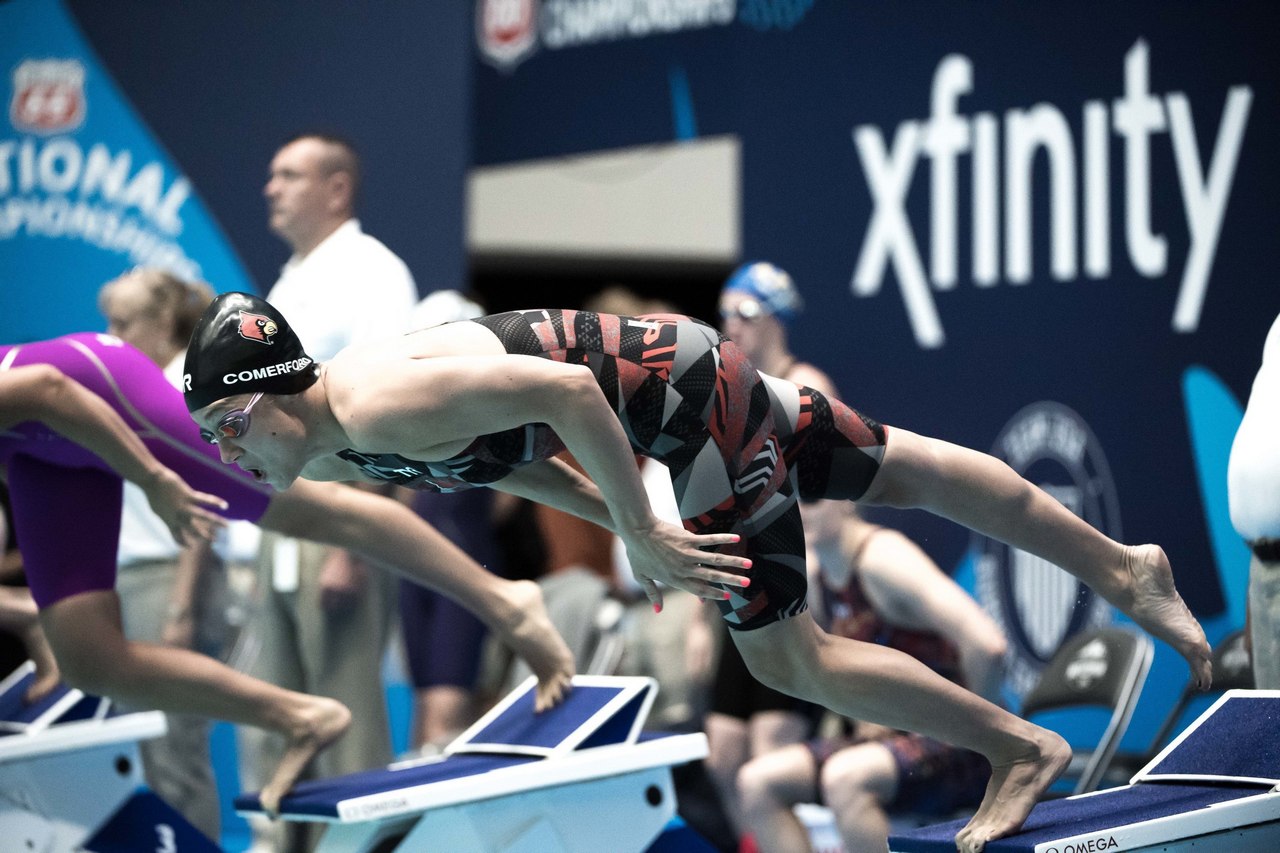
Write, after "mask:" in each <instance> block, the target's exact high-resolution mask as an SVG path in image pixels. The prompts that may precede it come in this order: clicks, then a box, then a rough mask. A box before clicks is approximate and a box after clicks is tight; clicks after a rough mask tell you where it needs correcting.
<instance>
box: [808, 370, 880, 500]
mask: <svg viewBox="0 0 1280 853" xmlns="http://www.w3.org/2000/svg"><path fill="white" fill-rule="evenodd" d="M884 443H885V433H884V427H883V426H882V425H881V424H880V423H878V422H877V421H875V420H873V419H871V418H869V417H867V416H866V415H864V414H862V413H861V412H858V411H856V410H854V409H852V408H850V407H848V406H846V405H845V404H844V403H842V402H840V401H839V400H832V399H829V398H828V397H826V396H825V395H823V394H822V393H821V392H819V391H815V390H814V389H812V388H806V387H801V389H800V417H799V419H798V423H797V424H796V430H795V434H794V435H793V436H792V437H791V439H790V440H789V441H788V442H787V449H786V460H787V465H788V466H790V467H791V468H794V469H796V471H797V472H798V474H799V484H800V498H801V500H817V499H818V498H830V499H833V500H854V501H856V500H857V499H858V498H860V497H862V494H863V493H864V492H865V491H866V490H867V487H868V486H870V485H871V479H872V478H873V477H874V476H875V473H876V471H877V470H879V468H880V461H881V460H882V459H883V458H884Z"/></svg>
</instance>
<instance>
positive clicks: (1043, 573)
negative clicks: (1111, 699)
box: [971, 402, 1123, 696]
mask: <svg viewBox="0 0 1280 853" xmlns="http://www.w3.org/2000/svg"><path fill="white" fill-rule="evenodd" d="M991 454H992V455H993V456H995V457H997V458H998V459H1001V460H1003V461H1004V462H1006V463H1007V464H1008V465H1009V467H1011V468H1012V469H1013V470H1014V471H1015V472H1017V473H1018V474H1020V475H1021V476H1023V477H1024V478H1026V479H1027V480H1030V481H1031V482H1032V483H1035V484H1036V485H1037V486H1039V487H1040V488H1041V489H1043V490H1044V491H1046V492H1048V493H1049V495H1050V496H1051V497H1053V498H1054V499H1055V500H1057V501H1058V502H1059V503H1061V504H1062V505H1063V506H1065V507H1066V508H1067V509H1069V510H1071V512H1073V513H1074V514H1075V515H1077V516H1079V517H1080V518H1082V519H1084V521H1085V522H1087V523H1088V524H1089V525H1090V526H1092V527H1094V528H1096V529H1098V530H1100V531H1101V532H1102V533H1104V534H1105V535H1107V536H1110V537H1111V538H1112V539H1116V540H1121V539H1123V537H1122V535H1121V531H1120V507H1119V499H1118V498H1117V496H1116V488H1115V480H1114V479H1113V478H1112V476H1111V469H1110V467H1109V466H1108V465H1107V460H1106V457H1105V456H1104V455H1103V452H1102V446H1101V445H1100V444H1099V442H1098V439H1097V437H1096V436H1095V435H1094V434H1093V431H1092V430H1091V429H1090V428H1089V425H1088V424H1087V423H1085V421H1084V419H1083V418H1081V417H1080V415H1078V414H1077V413H1076V412H1075V411H1073V410H1072V409H1070V408H1068V407H1067V406H1064V405H1062V404H1061V403H1055V402H1040V403H1033V404H1031V405H1029V406H1027V407H1025V408H1023V409H1022V410H1021V411H1019V412H1018V413H1017V414H1015V415H1014V416H1013V418H1011V419H1010V421H1009V422H1008V424H1006V425H1005V427H1004V429H1003V430H1002V431H1001V433H1000V435H999V437H997V438H996V441H995V446H994V447H993V448H992V451H991ZM971 550H972V552H973V554H974V557H975V560H974V563H975V569H976V574H977V592H978V599H979V601H981V602H982V605H983V606H984V607H985V608H986V609H987V611H988V612H990V613H991V614H992V616H993V617H994V618H995V619H996V621H997V622H998V623H999V624H1000V626H1001V627H1002V628H1003V629H1004V632H1005V636H1006V637H1007V638H1008V641H1009V651H1008V655H1007V657H1006V669H1007V672H1008V684H1009V686H1010V687H1011V688H1012V689H1013V691H1014V692H1015V693H1016V694H1017V695H1018V696H1023V695H1025V694H1026V693H1027V691H1029V690H1030V689H1031V687H1032V686H1033V685H1034V684H1035V682H1036V680H1037V679H1038V678H1039V676H1040V673H1041V671H1042V670H1043V669H1044V667H1045V665H1046V664H1047V663H1048V661H1049V658H1051V657H1052V656H1053V654H1054V652H1056V651H1057V650H1058V648H1059V647H1060V646H1061V645H1062V643H1063V642H1064V641H1066V640H1067V639H1068V638H1069V637H1071V636H1073V635H1074V634H1076V633H1078V632H1080V631H1082V630H1084V629H1086V628H1093V627H1098V626H1102V625H1106V624H1108V623H1110V622H1111V621H1112V608H1111V606H1110V605H1109V604H1107V603H1106V602H1105V601H1103V600H1102V598H1100V597H1099V596H1098V595H1097V594H1096V593H1094V592H1093V590H1091V589H1089V588H1088V587H1087V586H1085V585H1084V584H1083V583H1081V582H1080V581H1078V580H1076V578H1075V577H1074V576H1072V575H1070V574H1068V573H1067V572H1065V571H1063V570H1062V569H1060V568H1059V567H1057V566H1055V565H1054V564H1052V563H1050V562H1049V561H1047V560H1044V559H1041V558H1040V557H1037V556H1035V555H1034V554H1029V553H1027V552H1026V551H1021V550H1019V549H1017V548H1012V547H1010V546H1008V545H1006V544H1004V543H1003V542H999V541H997V540H995V539H991V538H989V537H986V536H982V535H977V534H975V536H974V537H973V541H972V545H971Z"/></svg>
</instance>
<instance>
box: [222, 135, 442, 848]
mask: <svg viewBox="0 0 1280 853" xmlns="http://www.w3.org/2000/svg"><path fill="white" fill-rule="evenodd" d="M359 186H360V163H359V158H358V156H357V154H356V152H355V150H354V148H353V147H352V146H351V144H350V143H348V142H347V141H345V140H343V139H340V138H337V137H333V136H327V135H322V134H306V135H302V136H298V137H295V138H294V139H292V140H290V141H289V142H287V143H285V145H284V146H283V147H281V148H280V150H279V151H277V152H276V154H275V157H274V158H273V159H272V161H271V169H270V173H269V175H268V179H267V184H266V186H265V187H264V189H263V194H264V195H265V197H266V200H267V208H268V214H269V224H270V227H271V230H272V231H273V232H274V233H275V234H276V235H277V236H279V237H280V238H281V239H282V240H284V242H285V243H286V244H288V246H289V248H290V249H291V250H292V252H293V254H292V256H291V257H290V258H289V260H288V262H287V263H285V265H284V268H283V269H282V270H281V273H280V278H279V280H278V281H277V282H276V283H275V286H274V287H272V288H271V291H270V293H269V294H268V295H267V301H269V302H271V303H272V304H273V305H275V306H276V307H277V308H279V309H280V311H282V312H283V313H284V314H285V315H286V316H288V317H289V320H290V322H291V323H292V324H293V327H294V330H295V331H296V332H297V334H298V336H299V338H301V340H302V343H303V345H304V346H305V347H306V349H307V352H308V353H309V354H310V355H311V356H312V357H313V358H315V359H316V360H317V361H321V362H323V361H328V360H329V359H330V358H332V357H333V356H334V355H335V354H336V353H337V352H338V350H340V349H342V348H343V347H346V346H348V345H350V344H354V343H360V342H362V341H368V340H375V339H378V338H385V337H389V336H395V335H399V334H402V333H403V332H406V331H408V323H409V317H410V314H411V312H412V310H413V307H414V304H415V303H416V302H417V296H418V293H417V287H416V286H415V285H414V281H413V276H412V275H410V273H409V269H408V267H406V266H405V264H404V262H403V261H401V260H400V258H398V257H396V255H395V254H394V253H393V252H392V251H391V250H390V249H388V248H387V247H386V246H384V245H383V244H382V243H381V242H379V241H378V240H377V239H375V238H373V237H371V236H369V235H368V234H365V233H364V232H363V231H362V230H361V228H360V222H359V220H357V219H356V218H355V201H356V197H357V195H358V192H359ZM260 583H261V584H262V585H263V587H264V591H265V597H264V603H263V608H262V611H263V612H262V613H261V614H260V615H259V617H258V618H256V619H255V620H254V623H255V630H257V631H258V632H259V638H260V640H261V645H260V651H259V653H258V657H257V660H256V661H255V663H254V664H253V666H252V668H251V670H250V671H251V672H252V674H254V675H256V676H258V677H260V678H263V679H265V680H267V681H270V682H273V683H275V684H279V685H281V686H284V687H288V688H291V689H296V690H304V691H306V692H308V693H317V694H320V695H324V696H331V697H333V698H335V699H338V700H339V701H341V702H343V703H345V704H346V705H347V707H349V708H350V709H351V711H352V724H351V728H350V730H349V731H348V732H347V734H346V735H345V736H344V737H343V738H342V739H341V740H339V741H338V742H337V743H335V744H334V745H333V747H331V748H330V750H329V751H327V752H326V753H324V754H323V755H321V756H320V757H319V760H318V761H317V766H316V767H314V768H313V775H315V776H318V777H327V776H333V775H338V774H342V773H350V772H354V771H356V770H362V769H366V768H369V767H373V766H377V765H381V764H386V763H388V762H389V761H390V760H391V741H390V731H389V726H388V721H387V709H386V703H385V698H384V691H383V684H382V659H383V654H384V651H385V648H386V643H387V640H388V638H389V636H390V626H391V624H392V612H393V605H394V600H393V595H394V590H395V586H394V584H393V583H391V581H390V577H389V576H388V575H387V573H385V572H378V571H376V570H373V569H372V568H371V567H369V566H365V565H363V564H362V563H361V562H360V561H359V560H358V559H356V558H355V557H354V556H353V555H350V554H348V553H346V552H343V551H340V550H337V549H330V548H326V547H323V546H320V545H316V544H314V543H311V542H306V541H302V540H293V539H283V538H281V537H276V536H265V537H264V542H263V548H262V558H261V573H260ZM251 737H252V736H251ZM242 743H244V741H242ZM270 757H271V756H270V755H268V756H264V759H266V761H265V763H264V766H266V767H272V766H274V764H273V763H271V762H270ZM250 760H252V761H256V760H259V759H258V758H257V757H256V756H250ZM291 847H292V848H293V849H296V848H298V847H303V848H305V844H304V843H303V842H301V841H300V840H293V842H292V844H291Z"/></svg>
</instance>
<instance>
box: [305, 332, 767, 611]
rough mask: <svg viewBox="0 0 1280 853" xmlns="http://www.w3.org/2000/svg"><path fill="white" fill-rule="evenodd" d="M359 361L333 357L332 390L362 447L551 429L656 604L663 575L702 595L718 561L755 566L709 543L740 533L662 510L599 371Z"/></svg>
mask: <svg viewBox="0 0 1280 853" xmlns="http://www.w3.org/2000/svg"><path fill="white" fill-rule="evenodd" d="M350 364H351V366H350V367H348V365H347V363H343V362H342V361H340V360H339V359H335V360H334V361H333V362H330V364H329V374H328V386H329V391H328V393H329V401H330V406H331V408H332V411H333V414H334V416H335V418H336V419H337V420H338V422H339V423H340V424H341V425H342V427H343V429H344V430H345V431H346V434H347V436H348V437H349V438H350V439H351V441H352V445H351V446H353V447H379V448H395V449H396V452H398V453H401V454H402V455H405V456H409V457H410V458H414V451H415V450H416V451H420V452H425V453H429V452H432V451H431V448H433V447H436V446H439V445H441V444H443V443H445V442H454V441H459V440H462V439H469V438H474V437H475V436H476V435H477V434H478V433H479V432H485V433H488V432H496V431H499V430H504V429H509V428H512V427H518V426H523V425H525V424H531V423H545V424H547V425H548V426H550V427H551V428H552V429H553V430H555V433H556V435H558V436H559V437H560V439H561V441H563V442H564V444H565V446H566V447H567V448H568V450H569V452H570V453H572V454H573V456H574V458H575V459H577V461H578V462H579V463H580V464H581V465H582V467H583V468H584V469H585V470H586V472H587V475H588V476H589V477H590V478H591V479H592V480H593V481H594V482H595V483H596V484H597V485H598V486H599V492H600V497H601V500H602V501H603V502H604V504H605V506H606V508H607V510H608V515H609V518H610V519H611V523H610V524H609V525H608V527H609V528H610V529H612V530H613V531H614V532H615V533H617V534H618V536H620V537H621V538H622V540H623V542H624V543H625V544H626V547H627V553H628V554H629V555H630V557H631V566H632V571H633V572H634V573H635V575H636V578H637V579H638V580H640V582H641V584H642V586H643V587H644V589H645V593H646V595H648V597H649V599H650V600H651V601H652V602H653V603H654V604H655V605H656V606H660V605H661V601H662V594H661V592H660V591H659V589H658V587H657V585H656V584H655V583H654V581H655V580H659V581H662V582H664V583H667V584H669V585H671V586H675V587H678V588H681V589H690V591H693V592H695V593H698V592H699V590H700V589H701V586H699V585H697V584H695V585H694V586H693V587H692V588H691V587H690V579H691V578H699V577H701V573H702V572H703V571H704V569H705V568H706V567H708V566H710V567H714V568H717V569H721V570H724V572H723V573H724V575H725V577H726V578H727V577H728V576H729V574H730V573H731V572H733V571H734V570H738V571H742V570H745V569H748V568H750V561H749V560H747V559H746V558H744V557H740V556H735V555H731V554H725V553H719V552H716V551H707V550H703V549H704V548H714V547H716V546H720V545H728V544H731V543H733V542H736V541H737V540H738V537H737V536H736V535H735V534H729V533H724V534H707V535H698V534H694V533H690V532H689V531H687V530H685V529H684V528H682V527H680V526H678V525H673V524H668V523H666V522H663V521H662V520H661V519H659V518H658V517H657V516H655V515H654V513H653V510H652V508H651V507H650V505H649V497H648V494H647V493H646V492H645V490H644V485H643V483H642V482H641V480H640V472H639V468H638V467H637V466H636V464H635V455H634V453H633V451H632V448H631V444H630V442H629V441H628V440H627V436H626V433H625V432H623V429H622V424H621V423H620V422H619V420H618V416H617V414H616V413H615V412H614V411H613V409H612V408H611V407H610V405H609V403H608V401H607V400H606V399H605V397H604V395H603V394H602V393H601V392H600V387H599V386H598V385H597V384H596V380H595V377H594V375H593V374H592V372H591V370H590V368H588V367H586V366H584V365H579V364H565V363H562V362H556V361H550V360H548V359H544V358H538V357H535V356H524V355H491V356H470V357H466V358H459V357H452V356H438V357H431V358H420V359H412V358H401V359H395V360H389V361H384V362H379V363H377V364H362V363H360V362H359V361H358V360H356V361H353V362H351V363H350ZM478 424H480V425H483V429H482V430H478V429H477V425H478ZM416 458H432V457H430V456H418V457H416ZM560 487H567V484H565V483H564V482H562V483H561V485H560V486H557V485H555V484H554V483H553V482H552V481H551V480H545V481H542V482H539V483H536V484H535V487H534V488H533V489H532V491H530V492H527V493H526V494H528V495H529V496H530V497H532V498H533V499H534V500H539V501H542V500H554V498H553V497H552V496H551V494H552V492H553V491H554V490H555V489H557V488H560ZM592 520H595V519H594V518H593V519H592ZM702 586H705V585H702ZM721 596H723V593H721Z"/></svg>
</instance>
